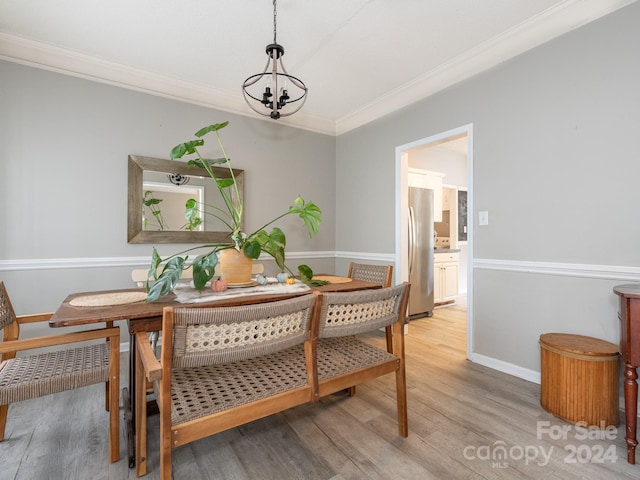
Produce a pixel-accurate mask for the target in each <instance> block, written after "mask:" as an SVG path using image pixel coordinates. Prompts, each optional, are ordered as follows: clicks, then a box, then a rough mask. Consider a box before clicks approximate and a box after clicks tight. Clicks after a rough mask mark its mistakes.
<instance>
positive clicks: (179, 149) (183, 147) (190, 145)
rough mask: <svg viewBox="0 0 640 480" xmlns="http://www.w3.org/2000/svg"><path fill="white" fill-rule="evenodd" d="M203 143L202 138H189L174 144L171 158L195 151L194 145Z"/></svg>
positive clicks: (198, 145)
mask: <svg viewBox="0 0 640 480" xmlns="http://www.w3.org/2000/svg"><path fill="white" fill-rule="evenodd" d="M202 145H204V140H189V141H188V142H184V143H181V144H179V145H176V146H175V147H173V149H172V150H171V155H170V156H171V160H175V159H176V158H182V157H183V156H184V155H187V154H191V153H195V151H196V147H200V146H202Z"/></svg>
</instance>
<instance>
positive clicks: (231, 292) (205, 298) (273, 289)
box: [173, 279, 311, 303]
mask: <svg viewBox="0 0 640 480" xmlns="http://www.w3.org/2000/svg"><path fill="white" fill-rule="evenodd" d="M274 280H275V279H274ZM305 291H311V288H310V287H309V286H308V285H306V284H304V283H302V282H300V281H298V280H296V283H294V284H293V285H289V284H286V283H278V282H277V281H274V282H272V283H268V284H266V285H256V286H253V287H244V288H229V289H227V290H225V291H224V292H212V291H211V288H210V287H209V286H208V285H207V286H206V287H205V288H204V290H202V292H198V290H196V289H195V288H194V287H193V284H192V282H178V284H177V285H176V286H175V287H174V288H173V293H174V294H175V295H176V300H177V301H178V302H180V303H204V302H214V301H216V300H221V299H223V298H224V299H227V298H234V297H246V296H251V295H267V294H270V295H272V294H278V293H281V294H287V293H297V292H305Z"/></svg>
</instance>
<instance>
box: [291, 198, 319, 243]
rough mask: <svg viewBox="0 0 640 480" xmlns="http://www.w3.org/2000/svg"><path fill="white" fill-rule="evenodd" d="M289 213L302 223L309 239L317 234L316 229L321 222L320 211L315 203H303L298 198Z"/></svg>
mask: <svg viewBox="0 0 640 480" xmlns="http://www.w3.org/2000/svg"><path fill="white" fill-rule="evenodd" d="M289 213H291V214H296V215H298V216H299V217H300V218H301V219H302V220H303V221H304V226H305V227H306V229H307V231H308V232H309V236H310V237H312V236H313V235H315V234H316V233H318V227H319V226H320V222H321V221H322V211H321V210H320V208H319V207H318V206H317V205H316V204H315V203H313V202H305V201H304V200H303V199H302V197H298V198H296V199H295V201H294V202H293V205H291V206H290V207H289Z"/></svg>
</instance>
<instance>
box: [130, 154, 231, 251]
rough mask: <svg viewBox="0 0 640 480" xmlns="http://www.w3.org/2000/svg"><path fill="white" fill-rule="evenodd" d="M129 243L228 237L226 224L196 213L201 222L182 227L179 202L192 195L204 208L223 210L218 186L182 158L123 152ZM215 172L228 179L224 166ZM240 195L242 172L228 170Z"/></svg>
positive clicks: (183, 219)
mask: <svg viewBox="0 0 640 480" xmlns="http://www.w3.org/2000/svg"><path fill="white" fill-rule="evenodd" d="M128 169H129V208H128V219H127V223H128V229H127V230H128V242H129V243H207V242H225V241H229V240H230V231H229V228H228V227H227V226H226V225H225V224H224V223H223V222H222V221H220V220H219V219H217V218H216V217H214V216H212V215H205V214H204V212H201V215H200V218H201V220H202V223H201V224H200V225H199V226H198V227H196V229H195V230H193V231H190V230H187V229H186V227H187V226H188V221H187V220H186V218H185V215H184V213H185V203H186V202H187V200H189V199H195V200H196V201H197V202H198V204H200V205H201V204H205V205H207V210H208V211H212V210H213V211H215V209H216V208H223V209H224V208H225V206H224V203H223V200H222V198H221V196H220V193H219V191H218V189H217V188H216V187H215V186H214V184H213V180H212V179H211V178H210V177H209V175H208V174H207V172H206V171H205V170H204V169H201V168H198V167H193V166H192V167H190V166H188V165H187V163H186V162H183V161H177V160H163V159H160V158H151V157H142V156H138V155H129V166H128ZM214 171H215V174H216V176H218V177H219V178H229V176H230V175H229V171H228V170H227V169H226V168H220V167H214ZM233 173H234V175H235V178H236V182H237V184H238V190H239V192H240V195H241V196H242V195H243V193H242V192H243V184H244V171H243V170H239V169H234V170H233Z"/></svg>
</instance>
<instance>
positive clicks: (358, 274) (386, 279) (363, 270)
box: [347, 262, 393, 287]
mask: <svg viewBox="0 0 640 480" xmlns="http://www.w3.org/2000/svg"><path fill="white" fill-rule="evenodd" d="M347 277H349V278H353V279H354V280H363V281H365V282H371V283H377V284H379V285H382V286H383V287H390V286H391V282H392V277H393V265H369V264H366V263H356V262H350V263H349V273H348V274H347Z"/></svg>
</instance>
